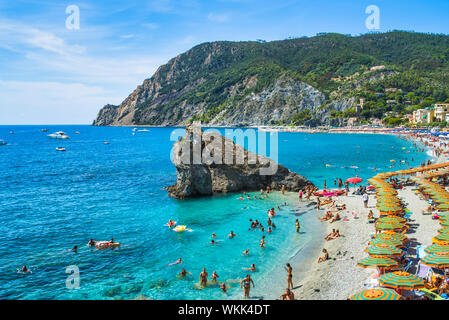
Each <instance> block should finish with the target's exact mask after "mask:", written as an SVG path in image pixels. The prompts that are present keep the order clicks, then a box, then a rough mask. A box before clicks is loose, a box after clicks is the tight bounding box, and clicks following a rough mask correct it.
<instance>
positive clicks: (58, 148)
mask: <svg viewBox="0 0 449 320" xmlns="http://www.w3.org/2000/svg"><path fill="white" fill-rule="evenodd" d="M56 150H58V151H66V150H65V148H63V147H57V148H56Z"/></svg>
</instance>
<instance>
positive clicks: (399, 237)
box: [373, 233, 408, 246]
mask: <svg viewBox="0 0 449 320" xmlns="http://www.w3.org/2000/svg"><path fill="white" fill-rule="evenodd" d="M373 239H378V240H393V241H395V240H399V241H400V242H401V243H404V242H405V241H407V240H408V239H407V237H406V236H404V235H403V234H400V233H399V234H398V235H397V236H396V235H388V234H383V233H378V234H376V235H375V236H374V238H373ZM384 244H386V245H390V246H392V245H393V244H387V243H384Z"/></svg>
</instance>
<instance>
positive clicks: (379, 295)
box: [350, 288, 401, 300]
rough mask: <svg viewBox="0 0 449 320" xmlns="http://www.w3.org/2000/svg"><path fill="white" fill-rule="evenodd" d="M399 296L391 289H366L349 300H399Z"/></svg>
mask: <svg viewBox="0 0 449 320" xmlns="http://www.w3.org/2000/svg"><path fill="white" fill-rule="evenodd" d="M400 299H401V295H399V294H397V293H396V292H395V291H394V290H392V289H387V288H377V289H368V290H364V291H362V292H359V293H356V294H354V295H353V296H352V297H351V298H350V300H400Z"/></svg>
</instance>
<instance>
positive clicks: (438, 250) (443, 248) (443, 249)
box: [424, 243, 449, 255]
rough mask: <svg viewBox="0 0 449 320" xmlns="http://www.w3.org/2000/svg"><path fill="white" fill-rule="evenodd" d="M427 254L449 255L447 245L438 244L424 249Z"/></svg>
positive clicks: (448, 246)
mask: <svg viewBox="0 0 449 320" xmlns="http://www.w3.org/2000/svg"><path fill="white" fill-rule="evenodd" d="M424 252H425V253H427V254H440V255H441V254H449V245H441V244H439V243H434V244H432V245H430V246H428V247H427V248H425V249H424Z"/></svg>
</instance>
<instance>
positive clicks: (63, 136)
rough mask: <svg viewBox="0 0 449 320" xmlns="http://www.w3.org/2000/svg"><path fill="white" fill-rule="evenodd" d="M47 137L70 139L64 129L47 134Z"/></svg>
mask: <svg viewBox="0 0 449 320" xmlns="http://www.w3.org/2000/svg"><path fill="white" fill-rule="evenodd" d="M47 137H49V138H52V139H70V137H69V136H68V135H66V134H65V133H64V132H63V131H58V132H55V133H52V134H49V135H47Z"/></svg>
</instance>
